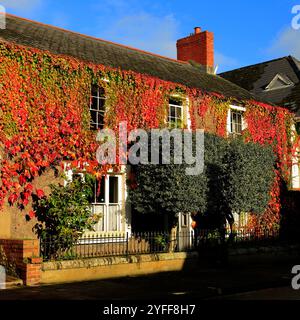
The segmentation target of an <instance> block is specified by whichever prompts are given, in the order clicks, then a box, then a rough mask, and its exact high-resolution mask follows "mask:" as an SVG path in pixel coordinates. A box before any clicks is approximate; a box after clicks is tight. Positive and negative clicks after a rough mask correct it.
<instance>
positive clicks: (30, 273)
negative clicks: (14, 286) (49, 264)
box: [0, 239, 42, 285]
mask: <svg viewBox="0 0 300 320" xmlns="http://www.w3.org/2000/svg"><path fill="white" fill-rule="evenodd" d="M0 247H1V249H2V250H1V251H0V252H1V253H0V254H2V255H4V257H2V259H4V260H5V261H7V262H8V263H9V264H11V265H14V266H15V268H16V272H17V274H18V275H19V276H20V278H21V279H22V280H23V282H24V284H26V285H35V284H39V283H40V279H41V263H42V260H41V258H40V257H39V255H40V246H39V240H15V239H0Z"/></svg>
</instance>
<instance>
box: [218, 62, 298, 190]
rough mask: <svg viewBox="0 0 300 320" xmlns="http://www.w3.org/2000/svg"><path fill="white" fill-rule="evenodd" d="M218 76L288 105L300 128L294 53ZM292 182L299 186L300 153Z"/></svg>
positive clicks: (278, 103) (296, 160)
mask: <svg viewBox="0 0 300 320" xmlns="http://www.w3.org/2000/svg"><path fill="white" fill-rule="evenodd" d="M219 76H221V77H223V78H224V79H226V80H228V81H231V82H233V83H235V84H237V85H239V86H240V87H242V88H244V89H246V90H248V91H250V92H251V93H253V94H255V95H256V96H258V97H260V98H261V99H263V100H265V101H269V102H270V103H273V104H276V105H278V106H282V107H286V108H287V109H289V110H290V111H291V112H293V113H294V114H295V121H296V126H297V130H298V132H299V130H300V61H299V60H298V59H296V58H295V57H293V56H287V57H282V58H278V59H274V60H270V61H264V62H261V63H257V64H254V65H250V66H246V67H242V68H239V69H235V70H230V71H227V72H224V73H220V74H219ZM292 170H293V172H292V176H293V179H292V186H293V188H294V189H299V188H300V180H299V157H296V158H295V161H294V165H293V169H292Z"/></svg>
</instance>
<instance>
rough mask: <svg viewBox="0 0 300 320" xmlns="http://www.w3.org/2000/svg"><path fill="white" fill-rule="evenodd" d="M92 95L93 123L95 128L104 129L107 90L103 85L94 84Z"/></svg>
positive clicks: (91, 126) (91, 111)
mask: <svg viewBox="0 0 300 320" xmlns="http://www.w3.org/2000/svg"><path fill="white" fill-rule="evenodd" d="M91 94H92V97H91V105H90V113H91V125H90V128H91V129H93V130H96V129H102V128H103V124H104V113H105V90H104V88H102V87H99V86H96V85H92V92H91Z"/></svg>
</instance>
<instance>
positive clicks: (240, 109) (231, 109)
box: [227, 105, 247, 136]
mask: <svg viewBox="0 0 300 320" xmlns="http://www.w3.org/2000/svg"><path fill="white" fill-rule="evenodd" d="M232 112H241V113H242V131H243V130H245V129H246V128H247V123H246V121H245V118H244V115H243V113H245V112H246V108H245V107H241V106H236V105H230V107H229V109H228V113H227V135H228V136H229V135H240V134H241V133H238V132H232V130H231V114H232Z"/></svg>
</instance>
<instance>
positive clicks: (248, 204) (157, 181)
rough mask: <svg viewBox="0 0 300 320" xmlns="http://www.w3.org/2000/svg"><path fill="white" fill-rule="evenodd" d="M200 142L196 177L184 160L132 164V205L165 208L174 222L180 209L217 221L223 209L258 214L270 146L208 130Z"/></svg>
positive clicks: (267, 181)
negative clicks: (201, 167) (201, 158)
mask: <svg viewBox="0 0 300 320" xmlns="http://www.w3.org/2000/svg"><path fill="white" fill-rule="evenodd" d="M204 144H205V154H204V164H205V166H204V172H203V173H202V174H200V175H198V176H189V175H186V173H185V168H186V167H187V166H186V165H185V164H182V165H177V164H173V163H171V164H168V165H166V164H159V165H153V164H149V165H141V164H139V165H135V166H133V167H132V171H133V174H134V177H135V183H134V185H135V187H134V188H129V199H130V202H131V204H132V207H133V209H134V210H136V211H137V212H140V213H168V214H169V216H171V217H173V218H174V221H176V219H175V216H176V214H177V213H179V212H197V213H198V214H200V215H204V214H205V215H209V216H211V217H215V220H216V221H217V223H216V224H215V226H216V225H218V226H219V225H220V224H219V222H220V219H221V217H224V216H225V212H236V213H240V212H253V213H257V214H260V213H262V212H263V211H264V210H265V209H266V208H267V205H268V202H269V199H270V189H271V186H272V182H273V181H274V164H275V157H274V153H273V151H272V149H271V147H268V146H262V145H259V144H255V143H245V142H244V141H243V140H242V139H239V138H236V139H232V140H229V139H224V138H220V137H217V136H215V135H212V134H207V133H206V134H205V140H204ZM171 147H172V144H171ZM171 154H172V152H171ZM171 159H172V157H171ZM130 183H132V182H130Z"/></svg>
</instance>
